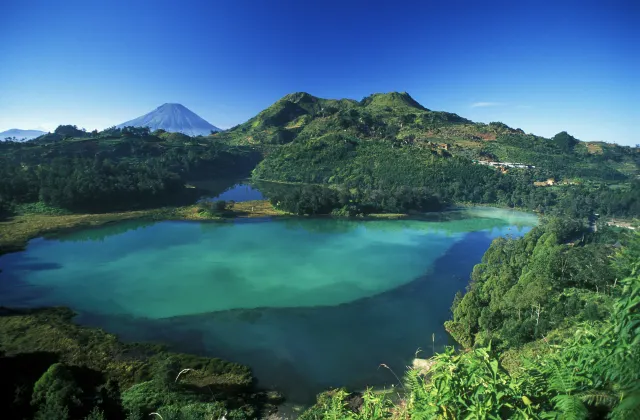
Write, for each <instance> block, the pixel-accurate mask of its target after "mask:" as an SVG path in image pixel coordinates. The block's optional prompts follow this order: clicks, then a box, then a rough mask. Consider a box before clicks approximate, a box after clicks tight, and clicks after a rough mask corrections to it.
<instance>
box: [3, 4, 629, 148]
mask: <svg viewBox="0 0 640 420" xmlns="http://www.w3.org/2000/svg"><path fill="white" fill-rule="evenodd" d="M295 91H306V92H309V93H311V94H313V95H316V96H320V97H327V98H343V97H347V98H353V99H362V98H363V97H364V96H367V95H369V94H371V93H374V92H390V91H406V92H409V93H410V94H411V95H412V96H413V97H414V98H415V99H416V100H418V101H419V102H420V103H421V104H423V105H424V106H426V107H427V108H429V109H433V110H444V111H449V112H455V113H458V114H460V115H461V116H464V117H466V118H469V119H472V120H474V121H482V122H490V121H502V122H504V123H506V124H508V125H510V126H512V127H515V128H522V129H523V130H525V131H526V132H532V133H535V134H539V135H544V136H552V135H553V134H555V133H557V132H559V131H562V130H566V131H568V132H569V133H571V134H573V135H575V136H576V137H578V138H580V139H582V140H604V141H609V142H616V143H619V144H636V143H640V135H638V130H634V129H635V128H636V126H637V125H638V124H639V123H640V1H638V0H627V1H620V0H602V1H599V2H592V1H589V0H580V1H575V2H566V1H561V0H554V1H545V0H537V1H528V0H510V1H501V2H482V1H456V0H447V1H445V0H439V1H433V0H423V1H402V0H392V1H376V0H368V1H349V0H322V1H315V0H291V1H280V0H225V1H214V0H210V1H200V2H197V1H188V0H179V1H178V0H176V1H164V0H148V1H136V0H127V1H120V0H57V1H56V0H41V1H32V0H2V1H1V2H0V131H2V130H6V129H9V128H23V129H36V128H44V129H47V130H52V129H54V128H55V127H56V126H57V125H59V124H76V125H78V126H79V127H85V128H87V129H89V130H91V129H94V128H98V129H102V128H105V127H108V126H111V125H115V124H119V123H121V122H124V121H126V120H129V119H132V118H135V117H138V116H140V115H142V114H145V113H147V112H149V111H151V110H153V109H154V108H156V107H157V106H159V105H161V104H163V103H165V102H178V103H181V104H183V105H185V106H186V107H188V108H189V109H191V110H192V111H194V112H195V113H197V114H198V115H200V116H201V117H203V118H204V119H206V120H208V121H209V122H211V123H212V124H214V125H216V126H219V127H222V128H228V127H231V126H233V125H235V124H238V123H241V122H243V121H246V120H247V119H249V118H250V117H252V116H253V115H255V114H256V113H257V112H259V111H260V110H262V109H264V108H265V107H267V106H269V105H270V104H272V103H273V102H275V101H276V100H277V99H279V98H280V97H282V96H283V95H285V94H287V93H291V92H295Z"/></svg>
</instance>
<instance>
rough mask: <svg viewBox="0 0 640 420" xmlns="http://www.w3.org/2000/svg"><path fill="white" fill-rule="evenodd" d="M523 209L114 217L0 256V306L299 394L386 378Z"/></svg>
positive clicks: (434, 327) (443, 315) (439, 319)
mask: <svg viewBox="0 0 640 420" xmlns="http://www.w3.org/2000/svg"><path fill="white" fill-rule="evenodd" d="M535 223H536V218H535V217H534V216H532V215H528V214H523V213H518V212H513V211H504V210H497V209H487V208H476V209H464V210H459V211H454V212H447V213H440V214H434V215H431V216H430V217H429V219H427V220H420V221H418V220H401V221H352V220H335V219H328V218H327V219H312V218H298V219H288V220H274V221H269V220H258V221H236V222H228V223H193V222H160V223H149V222H147V223H140V222H127V223H121V224H116V225H112V226H107V227H103V228H99V229H90V230H83V231H78V232H74V233H69V234H65V235H60V236H57V237H52V238H47V239H43V238H40V239H36V240H33V241H31V242H30V243H29V246H28V248H27V250H26V251H24V252H21V253H16V254H9V255H5V256H3V257H0V267H1V268H2V269H3V270H4V272H3V273H0V304H2V305H7V306H10V305H11V306H41V305H65V306H69V307H71V308H73V309H75V310H76V311H78V312H79V313H80V314H81V316H80V318H79V321H80V322H82V323H86V324H89V325H99V326H102V327H104V328H106V329H107V330H108V331H110V332H115V333H118V334H120V335H121V337H123V338H124V339H128V340H154V341H161V342H165V343H168V344H171V345H173V346H175V347H176V348H177V349H179V350H184V351H194V352H197V353H203V354H209V355H213V356H219V357H224V358H227V359H230V360H234V361H238V362H242V363H247V364H249V365H250V366H251V367H252V368H253V369H254V372H255V374H256V376H257V377H258V378H259V380H260V381H261V383H262V384H264V385H265V386H273V387H275V388H278V389H281V390H283V391H284V392H285V393H287V394H288V395H289V396H290V397H291V396H293V398H294V399H297V400H299V401H305V402H306V401H308V400H309V399H310V398H312V396H313V395H314V394H315V393H316V392H318V391H320V390H322V389H323V388H324V387H326V386H331V385H350V386H354V387H361V386H364V385H377V384H383V383H387V381H388V380H389V378H386V377H384V375H381V374H380V372H379V371H377V366H378V365H379V364H380V363H388V364H391V365H395V367H396V368H399V369H400V371H402V366H403V364H405V363H407V361H408V360H410V358H411V357H412V355H413V354H414V352H415V350H416V349H417V348H418V347H423V348H425V347H427V346H428V347H429V348H431V343H430V339H429V342H428V343H427V340H426V339H427V337H430V336H431V333H437V335H438V340H437V341H438V342H437V345H438V347H442V346H443V345H445V344H446V343H447V342H448V339H447V336H446V334H445V333H444V331H443V330H442V323H443V322H444V320H446V319H447V317H448V314H449V311H448V308H449V306H450V304H451V300H452V298H453V294H455V292H456V291H457V290H461V289H464V287H465V286H466V284H467V282H468V275H469V273H470V271H471V269H472V267H473V264H475V263H477V262H479V260H480V258H481V256H482V253H484V251H485V250H486V248H487V247H488V246H489V243H490V241H491V240H492V238H495V237H498V236H503V235H509V234H511V235H522V234H524V233H525V232H526V231H528V230H529V228H530V227H531V226H533V225H535Z"/></svg>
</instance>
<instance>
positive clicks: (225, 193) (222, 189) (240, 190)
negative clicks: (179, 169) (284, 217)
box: [190, 178, 265, 203]
mask: <svg viewBox="0 0 640 420" xmlns="http://www.w3.org/2000/svg"><path fill="white" fill-rule="evenodd" d="M190 184H192V185H193V186H195V187H196V188H199V189H201V190H203V191H204V192H205V193H204V196H203V197H202V198H201V200H206V201H218V200H224V201H231V200H233V201H235V202H238V203H240V202H243V201H252V200H264V199H265V196H264V195H263V194H262V192H261V191H260V190H259V189H258V188H256V187H255V186H253V185H251V184H249V183H248V182H247V181H246V180H245V179H235V178H234V179H216V180H206V181H191V182H190Z"/></svg>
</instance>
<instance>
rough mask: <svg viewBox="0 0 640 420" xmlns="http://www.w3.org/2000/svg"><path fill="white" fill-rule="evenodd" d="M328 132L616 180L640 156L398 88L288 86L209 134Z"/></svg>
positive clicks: (239, 137)
mask: <svg viewBox="0 0 640 420" xmlns="http://www.w3.org/2000/svg"><path fill="white" fill-rule="evenodd" d="M331 134H333V135H335V136H339V137H341V138H342V139H343V140H345V139H349V138H355V139H358V140H377V141H383V142H385V143H386V144H387V145H389V146H392V147H410V148H413V149H420V150H427V151H429V152H431V153H432V154H434V155H438V156H459V157H465V158H468V159H471V160H478V161H495V162H503V163H504V162H508V163H523V164H527V165H532V166H536V168H537V169H541V176H545V175H546V176H555V177H557V178H558V180H560V179H564V178H572V177H580V178H590V179H604V180H609V181H614V180H623V179H626V178H628V177H629V176H631V175H634V174H637V173H638V168H637V163H638V159H640V149H638V148H631V147H621V146H617V145H614V144H608V143H603V142H582V141H579V140H578V139H576V138H574V137H572V136H571V135H569V134H568V133H566V132H561V133H558V134H557V135H556V136H554V137H553V138H551V139H547V138H544V137H540V136H536V135H533V134H525V132H524V131H523V130H521V129H519V128H515V129H514V128H511V127H509V126H507V125H506V124H503V123H500V122H492V123H490V124H483V123H474V122H472V121H470V120H467V119H465V118H463V117H461V116H459V115H457V114H452V113H448V112H437V111H431V110H429V109H427V108H425V107H423V106H422V105H420V104H419V103H418V102H416V101H415V100H414V99H413V98H412V97H411V96H410V95H409V94H408V93H404V92H403V93H398V92H393V93H387V94H373V95H371V96H368V97H366V98H364V99H362V100H361V101H359V102H358V101H355V100H351V99H340V100H334V99H321V98H317V97H314V96H312V95H309V94H308V93H304V92H299V93H293V94H289V95H286V96H285V97H283V98H282V99H280V100H279V101H277V102H276V103H274V104H273V105H271V106H270V107H268V108H267V109H265V110H264V111H262V112H260V113H259V114H258V115H256V116H255V117H253V118H251V119H250V120H249V121H247V122H246V123H244V124H241V125H238V126H236V127H233V128H232V129H231V130H229V131H228V132H225V133H219V134H217V135H216V136H215V137H216V138H220V139H227V140H229V141H232V142H236V143H240V144H258V145H284V144H289V143H298V144H301V143H309V142H313V141H314V140H317V139H319V138H322V137H323V136H327V135H331ZM307 145H308V146H309V147H316V148H317V147H318V145H317V144H316V143H314V144H307Z"/></svg>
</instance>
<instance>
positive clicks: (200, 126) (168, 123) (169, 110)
mask: <svg viewBox="0 0 640 420" xmlns="http://www.w3.org/2000/svg"><path fill="white" fill-rule="evenodd" d="M127 126H131V127H149V128H150V129H151V131H155V130H165V131H168V132H175V133H182V134H186V135H188V136H194V137H195V136H199V135H202V136H206V135H209V134H211V132H212V131H216V132H217V131H222V130H221V129H220V128H218V127H216V126H214V125H213V124H211V123H209V122H208V121H206V120H205V119H203V118H202V117H200V116H199V115H197V114H196V113H194V112H193V111H191V110H190V109H188V108H187V107H185V106H184V105H182V104H178V103H164V104H162V105H160V106H159V107H157V108H156V109H154V110H153V111H151V112H148V113H147V114H145V115H142V116H140V117H138V118H134V119H132V120H129V121H126V122H124V123H122V124H118V125H117V126H116V128H124V127H127Z"/></svg>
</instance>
